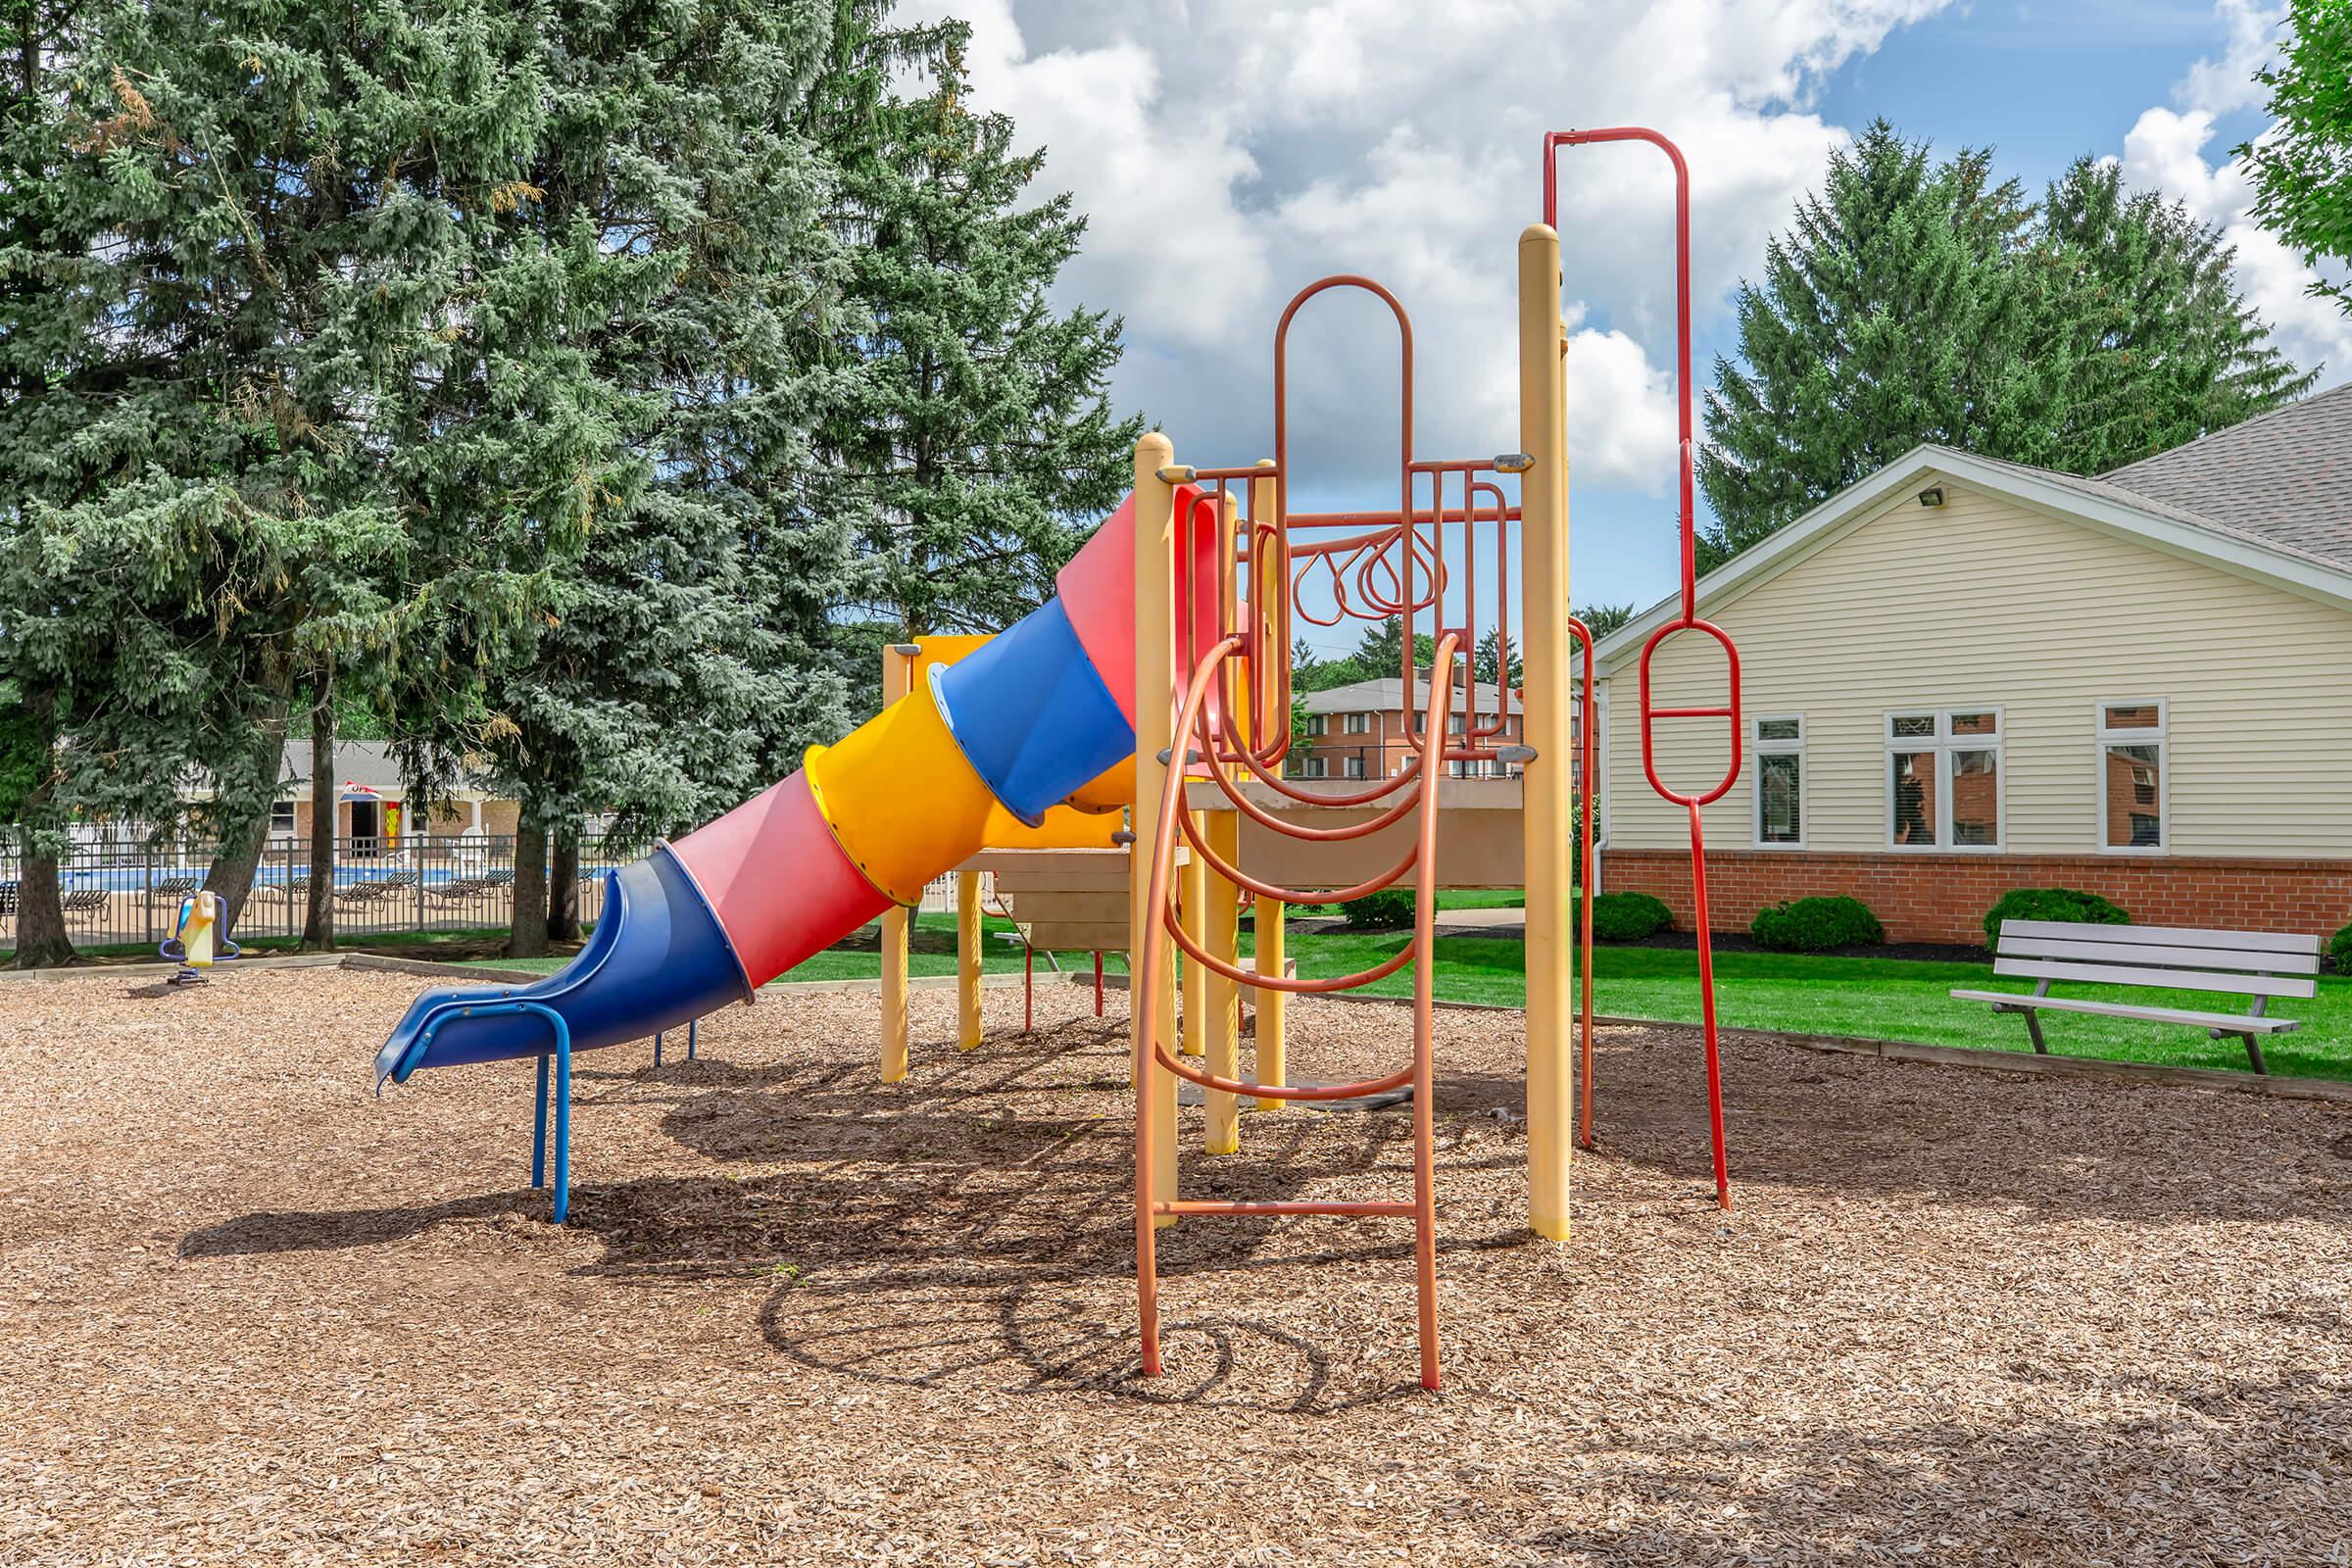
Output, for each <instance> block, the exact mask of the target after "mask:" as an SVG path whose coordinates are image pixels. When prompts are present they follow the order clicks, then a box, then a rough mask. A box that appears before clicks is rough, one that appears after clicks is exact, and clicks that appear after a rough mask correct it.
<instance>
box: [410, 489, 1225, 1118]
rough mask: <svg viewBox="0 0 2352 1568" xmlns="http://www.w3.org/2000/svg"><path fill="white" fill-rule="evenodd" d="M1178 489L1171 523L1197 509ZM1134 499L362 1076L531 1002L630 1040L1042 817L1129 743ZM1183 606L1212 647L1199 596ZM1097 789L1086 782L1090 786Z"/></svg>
mask: <svg viewBox="0 0 2352 1568" xmlns="http://www.w3.org/2000/svg"><path fill="white" fill-rule="evenodd" d="M1191 499H1192V495H1191V487H1190V486H1186V487H1184V489H1183V490H1182V491H1180V492H1179V495H1178V498H1177V515H1178V516H1180V517H1184V516H1189V515H1190V513H1191V511H1192V509H1191V507H1190V502H1191ZM1134 505H1135V504H1134V501H1133V499H1132V498H1130V499H1129V501H1128V502H1127V503H1126V504H1125V505H1123V506H1121V507H1120V509H1119V511H1118V513H1117V514H1116V515H1114V516H1112V517H1111V518H1110V520H1109V521H1107V522H1105V523H1104V524H1103V526H1102V527H1101V528H1099V529H1097V530H1096V532H1095V536H1094V538H1093V539H1091V540H1089V541H1088V543H1087V546H1086V548H1085V549H1084V550H1082V551H1080V552H1079V553H1078V556H1077V558H1076V559H1075V560H1073V561H1071V563H1070V564H1068V565H1067V566H1065V567H1063V568H1062V571H1061V573H1060V575H1059V576H1058V577H1057V578H1056V579H1055V582H1054V587H1055V589H1056V594H1055V597H1054V599H1053V600H1052V601H1051V602H1050V603H1048V604H1047V605H1046V606H1045V607H1044V608H1043V609H1040V610H1039V611H1037V612H1036V613H1033V614H1031V615H1029V616H1028V617H1026V618H1025V619H1023V620H1021V621H1020V622H1018V623H1017V624H1016V625H1014V626H1013V627H1012V628H1011V629H1010V630H1008V631H1005V632H1004V633H1002V634H1001V635H999V636H997V637H995V638H993V639H991V640H990V641H989V642H988V643H987V644H986V645H985V646H983V647H982V648H980V649H979V650H978V651H976V652H974V653H973V654H971V655H970V656H969V657H967V658H965V659H963V660H961V661H959V662H956V663H954V664H949V665H946V666H939V667H934V668H932V669H931V670H930V672H929V679H928V681H927V682H926V683H925V685H924V687H923V688H922V689H918V690H916V691H914V692H912V693H910V694H908V695H907V697H905V698H902V699H901V700H900V701H898V702H896V703H894V704H892V705H891V706H890V707H889V708H888V709H886V710H884V711H883V712H882V713H881V714H880V715H879V716H877V717H875V718H874V719H872V720H871V721H869V722H867V723H866V724H864V725H862V726H860V727H859V728H858V729H857V730H856V731H854V732H853V733H852V734H850V735H849V736H848V737H847V738H846V739H844V740H843V741H842V742H841V743H840V744H839V745H836V746H831V747H821V746H820V747H813V748H811V749H810V750H809V754H808V756H807V757H806V758H805V759H804V760H803V762H802V766H801V769H800V771H798V772H796V773H794V774H793V775H792V776H791V777H790V778H787V779H785V780H784V781H783V782H782V783H780V784H777V785H775V786H774V787H772V788H770V789H769V790H767V791H766V792H765V793H764V794H761V795H759V796H757V797H755V798H753V799H752V800H750V801H747V802H745V803H744V804H743V805H741V806H739V807H737V808H736V809H734V810H732V811H729V812H728V813H727V814H726V815H724V816H722V817H720V818H719V819H718V820H717V821H715V822H712V823H711V824H710V825H708V826H706V827H702V828H698V829H697V830H696V831H694V832H693V833H690V834H688V835H687V836H686V837H685V838H682V839H680V840H678V841H677V842H676V843H675V844H662V845H660V846H658V847H657V848H656V849H655V851H654V853H653V854H652V855H650V856H648V857H646V858H644V859H642V860H639V861H637V862H636V863H635V864H633V865H627V866H623V867H621V868H620V869H619V870H616V871H613V872H611V873H610V874H609V875H608V878H607V881H606V885H605V907H604V914H603V916H602V917H601V918H600V919H599V920H598V921H597V923H596V931H595V934H594V936H593V937H592V938H591V940H590V941H589V943H588V945H587V947H586V948H584V949H582V950H581V952H580V955H579V956H578V957H576V958H574V959H573V960H572V961H571V963H570V964H569V965H568V966H566V967H565V968H564V969H563V970H562V971H560V972H559V973H556V974H553V975H550V976H549V977H548V978H546V979H545V980H541V981H537V982H534V983H532V984H530V985H527V986H519V987H516V986H437V987H435V988H433V989H432V990H429V991H426V992H424V993H423V994H422V995H420V996H418V997H417V1000H416V1001H415V1002H414V1003H412V1004H411V1005H410V1006H409V1010H408V1012H407V1013H406V1014H405V1015H404V1016H403V1017H402V1018H401V1020H400V1024H399V1026H398V1027H397V1028H395V1029H394V1030H393V1031H392V1035H391V1038H389V1039H388V1040H386V1041H385V1042H384V1046H383V1049H382V1050H381V1051H379V1052H378V1053H377V1054H376V1058H375V1068H376V1085H377V1088H378V1089H379V1090H380V1089H381V1088H382V1086H383V1084H384V1082H385V1081H386V1080H387V1079H388V1080H390V1081H392V1082H394V1083H406V1082H407V1081H408V1080H409V1077H410V1075H411V1074H413V1073H415V1072H417V1070H419V1069H420V1068H425V1067H449V1066H457V1065H461V1064H463V1063H466V1062H476V1061H498V1060H503V1059H506V1058H510V1057H517V1056H536V1055H540V1054H545V1053H546V1052H547V1051H548V1050H549V1039H548V1036H549V1031H548V1026H547V1024H546V1023H545V1021H544V1020H542V1019H541V1018H539V1017H538V1016H536V1015H534V1014H530V1013H503V1014H489V1015H482V1014H478V1013H472V1012H468V1011H467V1010H466V1009H467V1008H468V1007H475V1006H479V1005H483V1004H488V1003H494V1002H515V1001H519V1002H534V1003H539V1004H541V1005H545V1006H548V1007H551V1008H553V1009H554V1010H555V1011H556V1012H558V1013H559V1014H561V1015H562V1016H563V1018H564V1023H565V1024H566V1025H567V1026H568V1027H569V1029H570V1031H571V1049H572V1050H573V1051H575V1052H578V1051H589V1050H594V1049H595V1048H597V1047H600V1046H613V1045H619V1044H621V1043H623V1042H625V1041H630V1040H643V1039H646V1038H648V1037H650V1036H652V1035H653V1034H654V1033H655V1032H657V1031H659V1030H663V1029H674V1028H677V1027H679V1026H680V1025H682V1024H684V1023H686V1022H687V1021H688V1020H689V1019H693V1018H698V1017H701V1016H702V1015H703V1014H704V1013H707V1012H711V1011H712V1010H714V1009H716V1008H718V1007H721V1006H724V1005H727V1004H728V1003H730V1002H749V1001H750V1000H751V999H752V996H753V993H754V992H756V991H757V990H758V989H759V987H760V986H761V985H762V984H764V983H765V982H767V981H768V980H771V979H773V978H774V977H775V976H777V975H779V974H782V973H783V972H785V971H786V970H787V969H790V968H792V967H793V966H794V965H796V964H798V963H800V962H801V961H802V960H803V959H805V958H807V957H809V956H810V955H812V954H814V953H817V952H819V951H821V950H822V949H824V948H827V947H829V946H831V945H832V944H833V943H835V942H837V941H839V940H840V939H841V938H842V937H844V936H847V935H848V934H849V933H850V932H852V931H855V930H857V929H858V927H859V926H861V925H863V924H865V923H866V922H867V921H868V920H871V919H873V918H874V917H876V916H877V915H879V914H881V913H882V912H883V911H884V910H885V909H887V908H889V907H891V906H892V905H893V904H901V905H913V904H915V903H917V902H918V901H919V900H920V899H921V898H922V892H923V887H924V884H926V883H928V882H929V881H930V880H931V879H932V878H933V877H936V876H938V875H940V874H942V873H943V872H946V871H949V870H952V869H954V868H955V867H956V866H957V865H960V864H961V863H963V861H964V860H966V859H968V858H970V857H971V856H972V855H973V854H974V853H976V852H978V851H979V850H982V849H985V848H987V846H988V844H989V842H990V837H991V834H992V831H1001V824H1002V823H1003V821H1004V818H1005V816H1007V815H1009V816H1010V817H1011V818H1013V819H1014V820H1016V821H1018V822H1021V823H1024V824H1027V825H1029V826H1032V827H1034V826H1036V825H1037V823H1038V822H1039V821H1040V820H1041V819H1042V818H1043V816H1044V815H1045V812H1046V810H1047V809H1048V808H1050V807H1052V806H1054V805H1055V804H1057V803H1059V802H1061V801H1063V800H1066V799H1068V798H1069V797H1070V796H1072V795H1073V794H1076V793H1078V792H1079V791H1080V790H1082V789H1084V788H1086V787H1087V786H1089V785H1090V784H1091V785H1096V786H1097V788H1098V789H1099V788H1100V787H1101V786H1100V782H1099V781H1100V780H1101V779H1102V778H1103V775H1104V774H1105V773H1107V772H1108V771H1109V770H1111V769H1112V768H1114V767H1115V766H1116V765H1117V764H1118V763H1120V762H1121V761H1123V760H1127V759H1128V758H1129V757H1131V756H1132V755H1133V753H1134V750H1135V703H1136V692H1135V587H1134V585H1135V519H1134ZM1191 542H1192V553H1191V559H1190V560H1189V562H1188V565H1189V567H1190V571H1189V573H1188V575H1190V576H1191V579H1192V580H1193V581H1196V582H1206V581H1214V580H1215V578H1214V577H1213V575H1209V574H1210V573H1213V571H1214V570H1215V569H1216V557H1215V555H1214V551H1215V549H1216V545H1217V541H1216V537H1215V534H1214V533H1213V532H1211V531H1209V530H1207V529H1205V528H1202V529H1197V530H1194V531H1193V532H1192V534H1191ZM1189 597H1190V600H1191V602H1193V603H1194V604H1195V605H1196V607H1197V608H1196V611H1195V614H1196V617H1197V622H1198V624H1197V627H1196V630H1197V633H1198V634H1199V636H1200V638H1201V646H1206V645H1207V644H1208V643H1211V642H1213V641H1215V638H1216V631H1217V628H1216V606H1215V603H1214V600H1213V597H1212V596H1209V595H1206V594H1198V595H1192V596H1189ZM1090 793H1091V792H1090Z"/></svg>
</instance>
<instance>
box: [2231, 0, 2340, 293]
mask: <svg viewBox="0 0 2352 1568" xmlns="http://www.w3.org/2000/svg"><path fill="white" fill-rule="evenodd" d="M2255 79H2256V80H2258V81H2260V82H2261V83H2262V84H2263V85H2264V86H2265V87H2268V88H2269V89H2270V91H2271V101H2270V110H2271V119H2272V127H2271V129H2270V130H2269V131H2267V132H2266V133H2264V134H2263V135H2262V136H2260V137H2257V138H2256V139H2255V140H2253V141H2251V142H2246V143H2244V144H2242V145H2240V146H2239V147H2238V148H2237V149H2236V152H2237V156H2238V157H2239V158H2241V159H2243V160H2245V164H2246V171H2247V172H2248V173H2249V174H2250V175H2251V176H2252V178H2253V181H2254V216H2255V217H2256V218H2258V219H2260V220H2261V221H2262V225H2263V227H2265V228H2267V229H2269V230H2270V231H2271V232H2272V233H2274V234H2276V235H2278V238H2279V239H2281V240H2282V241H2284V242H2285V243H2286V245H2287V246H2288V247H2289V248H2290V249H2292V250H2293V251H2294V252H2295V253H2296V254H2297V255H2299V256H2301V257H2302V258H2303V265H2304V266H2306V267H2325V268H2327V270H2328V271H2329V272H2330V273H2332V274H2333V275H2332V276H2321V277H2317V278H2314V279H2313V280H2312V283H2311V292H2312V293H2314V294H2316V295H2319V296H2320V297H2322V298H2323V299H2332V300H2334V301H2335V303H2336V304H2337V305H2338V306H2339V307H2341V308H2342V309H2344V310H2347V311H2352V288H2348V287H2347V286H2346V285H2345V282H2344V280H2343V274H2344V269H2345V268H2346V266H2347V265H2352V5H2346V4H2345V3H2344V0H2287V7H2286V48H2285V52H2284V56H2283V58H2282V59H2281V60H2280V61H2279V63H2278V65H2277V66H2275V67H2272V68H2269V69H2266V70H2264V71H2261V72H2258V73H2256V75H2255Z"/></svg>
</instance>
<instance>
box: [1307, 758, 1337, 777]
mask: <svg viewBox="0 0 2352 1568" xmlns="http://www.w3.org/2000/svg"><path fill="white" fill-rule="evenodd" d="M1330 767H1331V764H1330V763H1329V762H1327V761H1325V760H1323V759H1322V758H1321V757H1318V756H1314V755H1312V754H1309V755H1308V756H1306V757H1304V758H1302V759H1300V760H1299V777H1300V778H1327V777H1329V776H1330Z"/></svg>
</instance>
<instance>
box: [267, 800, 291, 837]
mask: <svg viewBox="0 0 2352 1568" xmlns="http://www.w3.org/2000/svg"><path fill="white" fill-rule="evenodd" d="M293 836H294V803H293V802H292V801H272V802H270V837H271V838H273V839H290V838H292V837H293Z"/></svg>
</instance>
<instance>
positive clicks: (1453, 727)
mask: <svg viewBox="0 0 2352 1568" xmlns="http://www.w3.org/2000/svg"><path fill="white" fill-rule="evenodd" d="M1461 732H1462V715H1461V714H1459V713H1447V714H1446V734H1448V735H1459V734H1460V733H1461Z"/></svg>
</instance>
